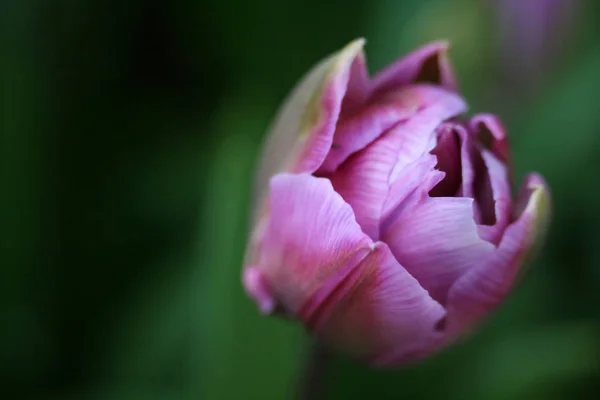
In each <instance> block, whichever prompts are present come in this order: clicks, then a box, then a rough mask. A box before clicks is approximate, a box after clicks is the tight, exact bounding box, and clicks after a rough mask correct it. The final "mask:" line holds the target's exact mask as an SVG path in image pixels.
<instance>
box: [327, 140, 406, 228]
mask: <svg viewBox="0 0 600 400" xmlns="http://www.w3.org/2000/svg"><path fill="white" fill-rule="evenodd" d="M401 139H402V138H401V137H399V136H398V135H396V134H395V131H394V129H392V130H390V131H389V132H387V133H385V134H384V135H383V136H382V137H380V138H379V139H377V140H375V141H374V142H373V143H371V144H370V145H369V146H368V147H367V148H366V149H364V150H363V151H361V152H359V153H357V154H355V155H354V156H352V157H351V158H350V159H349V160H348V161H347V162H346V163H344V164H342V166H341V167H340V168H339V169H338V170H337V171H335V172H334V173H333V174H332V175H331V182H332V184H333V187H334V188H335V191H336V192H338V193H339V194H340V195H341V196H342V197H343V198H344V200H346V202H347V203H348V204H350V206H352V209H353V210H354V213H355V215H356V221H357V222H358V223H359V225H360V226H361V228H362V230H363V232H365V233H366V234H367V235H368V236H369V237H370V238H371V239H373V240H378V239H379V222H380V218H381V213H382V207H383V204H384V202H385V200H386V198H387V196H388V191H389V187H390V185H389V176H390V172H391V170H392V168H393V166H394V165H395V163H396V160H397V158H398V151H399V149H400V142H401Z"/></svg>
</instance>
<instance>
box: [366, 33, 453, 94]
mask: <svg viewBox="0 0 600 400" xmlns="http://www.w3.org/2000/svg"><path fill="white" fill-rule="evenodd" d="M447 51H448V42H444V41H439V42H433V43H430V44H428V45H425V46H423V47H421V48H420V49H417V50H415V51H413V52H412V53H409V54H408V55H406V56H404V57H402V58H400V59H399V60H398V61H396V62H395V63H393V64H391V65H389V66H388V67H387V68H385V69H384V70H383V71H381V72H379V73H378V74H377V75H376V76H375V77H374V78H373V86H372V92H373V93H375V94H377V93H383V92H386V91H391V90H395V89H398V88H400V87H402V86H404V85H407V84H409V83H414V82H427V83H434V84H439V85H441V86H443V87H445V88H447V89H449V90H452V91H455V90H456V81H455V79H454V74H453V72H452V68H451V67H450V63H449V61H448V56H447Z"/></svg>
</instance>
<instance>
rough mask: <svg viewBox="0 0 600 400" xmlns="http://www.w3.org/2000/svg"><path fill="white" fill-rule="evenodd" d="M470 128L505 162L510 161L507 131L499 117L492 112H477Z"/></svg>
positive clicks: (471, 120)
mask: <svg viewBox="0 0 600 400" xmlns="http://www.w3.org/2000/svg"><path fill="white" fill-rule="evenodd" d="M469 130H470V131H471V132H472V133H473V134H474V135H475V137H477V139H478V140H479V141H480V142H482V143H483V144H484V145H485V146H486V147H489V148H490V149H491V151H492V153H493V154H494V155H495V156H496V157H497V158H498V159H499V160H500V161H502V162H503V163H505V164H506V163H508V162H509V161H510V154H509V147H508V139H507V138H506V131H505V129H504V127H503V126H502V123H501V122H500V120H499V119H498V117H496V116H495V115H492V114H477V115H475V116H473V117H472V118H471V119H470V121H469Z"/></svg>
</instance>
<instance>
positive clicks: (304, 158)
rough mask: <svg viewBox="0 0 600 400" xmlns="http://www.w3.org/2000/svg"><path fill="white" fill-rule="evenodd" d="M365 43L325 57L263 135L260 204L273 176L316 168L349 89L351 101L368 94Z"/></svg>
mask: <svg viewBox="0 0 600 400" xmlns="http://www.w3.org/2000/svg"><path fill="white" fill-rule="evenodd" d="M364 42H365V41H364V39H358V40H355V41H353V42H352V43H350V44H348V45H347V46H346V47H344V48H343V49H342V50H341V51H339V52H338V53H335V54H334V55H332V56H330V57H328V58H327V59H325V60H323V61H322V62H321V63H319V64H318V65H317V66H315V67H314V68H313V69H312V70H311V71H310V72H309V73H308V74H307V75H306V76H305V77H304V78H303V79H302V80H301V81H300V83H299V84H298V85H297V86H296V88H295V89H294V90H293V91H292V92H291V93H290V95H289V97H288V98H287V100H286V101H285V103H284V105H283V106H282V107H281V109H280V110H279V112H278V114H277V117H276V118H275V122H274V124H273V126H272V128H271V129H270V131H269V132H268V134H267V142H266V143H265V146H264V152H263V156H262V157H261V160H262V164H261V165H260V167H259V172H258V181H257V187H256V190H257V191H256V194H257V195H258V196H259V200H258V201H259V204H260V203H261V202H262V196H264V195H265V192H266V190H267V187H268V182H269V178H270V177H271V176H273V175H274V174H276V173H278V172H282V171H290V172H311V173H312V172H314V171H316V170H317V168H319V166H320V165H321V163H322V162H323V160H324V159H325V156H326V155H327V153H328V152H329V149H330V148H331V143H332V140H333V132H334V130H335V126H336V123H337V120H338V117H339V115H340V110H341V106H342V101H343V99H344V97H345V95H346V93H347V92H348V95H349V96H350V98H349V100H348V103H349V104H350V103H360V102H361V98H366V95H367V94H366V93H362V92H363V91H366V90H367V82H366V71H365V72H362V71H361V68H364V55H363V52H362V48H363V45H364Z"/></svg>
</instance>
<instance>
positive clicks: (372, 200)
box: [331, 87, 465, 240]
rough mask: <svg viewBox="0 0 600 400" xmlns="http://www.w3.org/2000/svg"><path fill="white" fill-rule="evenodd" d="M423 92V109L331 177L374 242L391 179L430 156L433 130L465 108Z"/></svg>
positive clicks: (446, 96) (451, 98)
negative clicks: (410, 165)
mask: <svg viewBox="0 0 600 400" xmlns="http://www.w3.org/2000/svg"><path fill="white" fill-rule="evenodd" d="M422 89H424V90H422V93H425V94H427V95H428V96H427V97H429V99H428V100H429V102H428V103H427V105H426V106H425V108H423V109H421V110H420V111H419V112H417V113H416V115H414V116H413V117H412V118H411V119H410V120H408V121H406V122H403V123H400V124H398V125H397V126H395V127H394V128H392V129H390V130H389V131H388V132H387V133H385V134H384V135H383V136H382V137H380V138H379V139H377V140H375V141H374V142H373V143H371V144H370V145H369V146H368V147H367V148H365V149H364V150H363V151H361V152H359V153H356V154H355V155H353V156H352V157H351V158H350V159H348V160H347V161H346V162H345V163H344V164H342V166H340V168H338V170H337V171H335V172H334V173H333V174H332V175H331V180H332V182H333V186H334V187H335V190H336V191H337V192H338V193H340V194H341V195H342V197H343V198H344V200H346V202H348V203H349V204H350V205H351V206H352V208H353V210H354V212H355V214H356V219H357V221H358V223H359V224H360V226H361V227H362V228H363V230H364V232H365V233H367V234H368V235H369V236H370V237H371V238H372V239H373V240H378V237H379V224H380V219H381V215H382V209H383V206H384V203H385V201H386V200H387V199H388V192H389V190H390V185H391V184H392V183H393V182H392V179H393V180H397V179H398V175H403V176H406V171H407V170H409V169H410V168H407V167H406V166H407V165H408V164H410V163H413V162H416V161H418V160H420V159H421V157H424V156H429V154H428V151H429V150H430V148H431V147H432V146H433V145H434V144H435V135H434V131H435V128H436V126H437V125H439V124H440V123H441V122H442V121H443V120H444V119H446V118H449V117H450V116H453V115H454V114H455V113H457V112H460V111H462V110H463V109H464V107H465V105H464V102H463V101H462V100H461V99H460V97H458V96H456V95H454V94H452V93H450V92H447V91H444V90H442V89H438V88H434V87H422ZM394 170H396V173H394ZM408 178H409V177H407V179H408ZM395 193H396V194H397V193H398V192H397V191H396V192H395Z"/></svg>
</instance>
